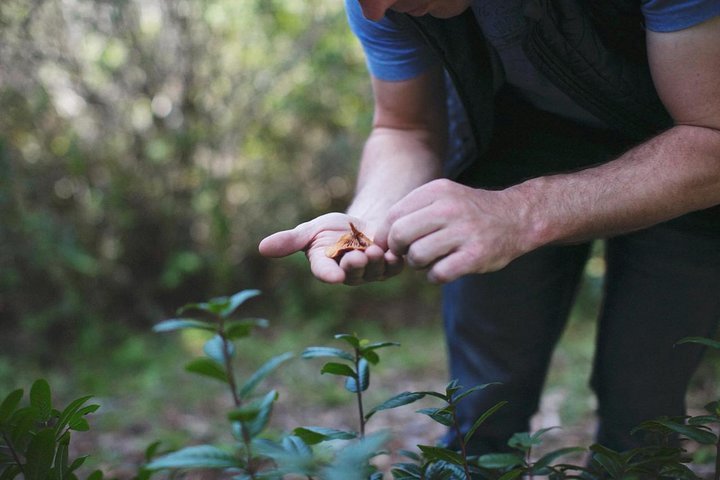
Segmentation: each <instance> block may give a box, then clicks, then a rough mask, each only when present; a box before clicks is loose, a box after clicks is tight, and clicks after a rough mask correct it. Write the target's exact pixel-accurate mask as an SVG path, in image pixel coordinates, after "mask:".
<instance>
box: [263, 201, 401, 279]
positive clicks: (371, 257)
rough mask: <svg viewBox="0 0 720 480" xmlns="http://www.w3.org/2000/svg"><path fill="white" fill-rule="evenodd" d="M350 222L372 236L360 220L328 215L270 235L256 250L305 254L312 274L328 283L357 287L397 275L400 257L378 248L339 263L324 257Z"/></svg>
mask: <svg viewBox="0 0 720 480" xmlns="http://www.w3.org/2000/svg"><path fill="white" fill-rule="evenodd" d="M350 222H352V223H353V224H354V225H356V226H357V227H358V228H359V229H360V230H362V231H364V232H365V233H367V234H368V235H369V236H370V237H372V231H371V230H370V229H369V226H368V225H367V224H366V223H365V222H363V221H362V220H360V219H358V218H355V217H352V216H349V215H345V214H343V213H328V214H326V215H322V216H320V217H318V218H316V219H314V220H311V221H309V222H305V223H302V224H300V225H298V226H297V227H295V228H294V229H292V230H285V231H282V232H277V233H274V234H272V235H270V236H269V237H267V238H265V239H263V240H262V242H260V246H259V250H260V253H261V254H262V255H264V256H266V257H284V256H286V255H290V254H292V253H295V252H299V251H304V252H305V255H306V256H307V258H308V260H309V261H310V270H311V271H312V273H313V275H315V277H317V278H318V279H319V280H321V281H323V282H327V283H345V284H348V285H359V284H362V283H365V282H373V281H378V280H384V279H386V278H389V277H391V276H394V275H397V274H398V273H400V271H401V270H402V267H403V262H402V258H400V257H397V256H395V255H394V254H393V253H391V252H385V250H383V249H382V248H380V247H379V246H378V245H370V246H369V247H368V248H367V249H366V250H365V251H359V250H353V251H350V252H348V253H346V254H345V255H343V256H342V258H341V260H340V263H338V262H336V261H335V260H333V259H332V258H329V257H328V256H327V255H326V253H325V251H326V249H327V248H328V247H330V246H332V245H334V244H335V242H337V240H338V239H339V238H340V237H341V236H342V235H344V234H346V233H348V231H349V228H350V227H349V224H350Z"/></svg>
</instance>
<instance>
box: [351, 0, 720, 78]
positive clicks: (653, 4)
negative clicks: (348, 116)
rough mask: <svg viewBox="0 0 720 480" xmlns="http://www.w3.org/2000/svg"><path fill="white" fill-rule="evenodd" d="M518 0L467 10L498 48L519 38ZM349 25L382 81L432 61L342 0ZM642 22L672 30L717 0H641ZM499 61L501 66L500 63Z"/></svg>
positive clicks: (488, 1) (713, 9)
mask: <svg viewBox="0 0 720 480" xmlns="http://www.w3.org/2000/svg"><path fill="white" fill-rule="evenodd" d="M521 3H522V0H473V2H472V9H473V11H474V13H475V15H476V17H477V18H478V22H479V23H480V25H481V27H482V29H483V31H484V33H485V35H486V36H487V37H488V41H490V43H491V44H492V45H493V46H494V47H495V48H496V49H499V50H502V49H504V48H507V47H509V46H511V45H513V44H515V43H517V41H518V40H519V39H520V38H521V37H520V36H521V35H522V33H523V31H524V30H523V29H524V24H525V20H524V19H523V16H522V10H521ZM345 7H346V11H347V16H348V20H349V23H350V27H351V29H352V31H353V32H354V33H355V35H356V36H357V37H358V39H359V40H360V43H361V44H362V46H363V49H364V51H365V55H366V58H367V64H368V68H369V70H370V73H372V74H373V75H374V76H376V77H377V78H380V79H383V80H390V81H393V80H406V79H409V78H413V77H414V76H417V75H418V74H419V73H421V72H422V71H423V70H425V69H426V68H427V67H428V66H430V65H432V64H433V63H434V62H435V61H436V60H435V58H434V57H433V54H432V52H431V51H430V50H429V48H428V47H427V46H425V44H424V43H423V41H422V39H421V38H420V36H419V34H418V33H417V32H415V31H409V30H403V29H401V28H399V27H398V26H397V25H396V24H394V23H393V22H392V21H390V20H389V19H387V18H384V19H382V20H380V21H378V22H373V21H370V20H367V19H366V18H365V17H363V14H362V10H361V9H360V4H359V2H358V1H357V0H345ZM642 13H643V15H644V17H645V26H646V27H647V28H648V29H649V30H652V31H656V32H672V31H677V30H682V29H684V28H688V27H691V26H693V25H697V24H698V23H701V22H703V21H705V20H708V19H710V18H712V17H714V16H717V15H720V1H719V0H642ZM504 66H505V65H504Z"/></svg>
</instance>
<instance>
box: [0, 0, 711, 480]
mask: <svg viewBox="0 0 720 480" xmlns="http://www.w3.org/2000/svg"><path fill="white" fill-rule="evenodd" d="M370 95H371V94H370V87H369V82H368V81H367V74H366V71H365V66H364V59H363V57H362V52H361V50H360V48H359V45H358V44H357V42H356V40H355V39H354V38H353V37H352V35H351V33H350V32H349V29H348V28H347V27H346V21H345V15H344V11H343V6H342V2H340V1H336V0H240V1H237V0H2V1H1V2H0V393H2V394H4V393H5V392H7V391H9V390H10V389H11V388H16V387H19V386H20V387H27V386H29V384H30V382H31V381H32V379H34V378H36V377H37V376H40V375H42V376H45V377H48V378H49V379H50V380H51V385H53V388H54V389H55V391H56V392H57V393H58V394H59V395H60V397H62V396H63V395H64V396H66V398H68V397H70V396H72V395H74V394H75V392H74V390H75V389H83V391H82V392H80V393H91V394H94V395H96V396H98V397H100V399H101V403H102V404H103V408H102V409H101V412H105V413H104V414H103V416H102V417H101V421H100V424H101V425H100V429H101V431H102V429H103V428H104V429H105V431H107V432H109V433H110V434H114V436H112V437H111V438H107V439H104V438H105V437H102V434H101V436H100V438H99V440H98V438H97V437H93V440H92V445H89V447H96V448H100V449H101V450H103V452H101V454H100V460H98V462H99V463H96V465H118V464H119V463H121V462H123V461H127V459H125V460H123V458H120V457H122V456H126V457H127V455H128V452H129V451H132V452H141V451H142V448H143V447H144V445H143V444H142V442H144V441H145V440H148V439H154V438H157V437H158V436H161V437H162V436H163V434H159V433H158V430H157V428H160V427H158V424H163V422H164V425H165V427H164V428H165V429H166V433H165V434H164V435H165V439H166V440H167V438H170V439H171V440H170V443H171V444H172V438H174V437H173V433H169V432H171V431H172V430H178V429H180V430H183V431H185V432H186V433H187V432H189V434H190V435H191V436H193V437H194V438H196V439H197V440H198V441H201V440H204V439H205V440H206V439H208V438H213V437H212V433H211V431H212V429H211V428H210V427H208V424H209V423H211V422H210V421H209V420H207V418H208V417H209V416H211V415H212V414H213V413H214V412H215V410H216V409H217V408H216V407H217V405H216V402H209V403H208V402H207V401H206V400H207V393H208V392H210V393H212V392H213V390H212V389H211V390H208V391H205V392H204V393H205V394H206V395H205V397H203V396H199V395H198V392H197V389H196V387H195V386H193V385H191V386H183V385H184V384H183V380H182V378H184V377H182V375H183V374H182V371H181V370H182V363H183V362H182V360H183V359H184V358H185V357H186V356H187V355H188V354H192V353H193V352H197V351H198V349H199V348H200V347H199V345H201V344H202V342H200V341H199V340H198V339H196V338H183V339H181V340H182V342H181V343H182V346H183V350H182V351H180V352H178V351H177V344H176V343H175V345H173V343H174V342H168V341H167V339H160V340H158V339H157V338H156V337H157V336H153V335H152V334H151V333H150V326H151V325H152V324H154V323H156V322H158V321H159V320H161V319H163V318H166V317H168V316H171V315H172V314H173V312H174V311H175V309H176V308H177V307H179V306H181V305H183V304H185V303H188V302H192V301H202V300H205V299H207V298H209V297H212V296H217V295H226V294H231V293H234V292H236V291H239V290H242V289H245V288H259V289H261V290H262V291H263V292H264V295H263V297H261V300H259V301H253V302H252V303H251V304H250V305H249V307H248V308H249V309H250V310H249V311H246V313H249V314H258V315H261V316H265V317H268V318H270V319H271V321H272V322H273V324H274V325H275V327H276V328H277V329H278V330H272V331H271V332H268V333H266V334H264V335H265V337H264V338H263V339H262V340H261V341H258V342H256V343H255V344H253V345H252V346H251V347H250V348H248V349H247V350H244V351H243V353H244V354H245V358H246V359H248V361H249V362H250V363H253V362H256V363H257V362H259V361H262V360H264V359H266V358H268V357H269V356H270V355H272V354H277V353H280V352H281V351H284V350H287V349H290V350H293V349H294V350H296V351H297V350H299V349H301V348H303V347H305V346H307V345H308V343H303V342H309V343H319V342H324V341H325V340H326V339H328V338H330V334H331V333H336V332H340V331H347V330H350V329H352V330H358V329H359V330H360V331H359V334H360V335H368V336H371V337H372V339H373V340H401V341H403V340H406V343H410V344H411V345H412V344H414V345H415V348H410V349H409V350H407V353H405V354H401V355H400V356H399V357H397V360H394V361H390V365H389V367H388V368H389V369H390V370H393V369H394V370H395V371H396V372H399V373H396V375H400V376H403V375H406V376H409V377H412V378H416V379H418V380H419V381H421V382H422V381H430V383H429V384H421V385H414V386H408V387H407V388H409V389H411V388H418V389H438V388H441V387H442V385H444V381H445V380H446V379H445V378H444V376H445V373H444V344H443V341H442V335H441V331H440V330H441V322H440V320H439V294H438V290H437V288H435V287H432V286H429V285H427V283H426V282H424V279H423V275H422V274H421V273H419V274H418V273H413V272H406V273H404V274H403V275H401V276H400V277H397V278H395V279H393V280H391V281H388V282H384V283H382V284H377V285H368V286H363V287H360V288H357V287H356V288H347V287H342V286H327V285H323V284H321V283H320V282H317V281H314V280H312V278H311V276H310V274H309V272H308V269H307V264H306V260H305V258H304V257H303V256H302V255H296V256H292V257H289V258H288V259H283V260H272V261H270V260H267V259H263V258H261V257H260V256H259V255H258V254H257V244H258V242H259V241H260V239H261V238H262V237H263V236H265V235H267V234H269V233H271V232H274V231H277V230H279V229H284V228H290V227H292V226H294V225H296V224H297V223H299V222H301V221H304V220H307V219H309V218H312V217H314V216H316V215H318V214H321V213H325V212H327V211H331V210H341V209H344V207H345V205H346V204H347V202H348V200H349V197H350V195H351V192H352V188H353V182H354V173H355V168H356V159H357V157H358V154H359V151H360V148H361V145H362V141H363V139H364V137H365V135H366V134H367V133H368V131H369V125H370V120H371V116H372V112H371V102H370ZM602 274H603V262H602V259H601V258H600V257H599V256H595V257H594V258H593V260H592V261H591V262H590V264H589V266H588V271H587V275H586V282H585V288H584V289H583V293H582V298H581V303H580V305H579V306H578V308H577V309H576V310H577V311H576V314H575V318H576V319H579V320H578V321H579V322H580V323H575V325H576V327H575V328H574V329H571V330H570V332H569V333H568V337H567V338H568V340H567V345H569V347H568V348H565V349H561V351H560V353H559V356H558V357H557V359H556V364H557V368H556V369H555V370H554V372H555V373H554V377H553V376H551V379H550V381H551V383H552V382H553V381H555V382H556V384H558V385H560V387H558V388H559V390H557V391H556V394H555V397H556V401H555V404H556V405H555V406H554V407H553V408H554V409H555V411H563V412H566V413H565V414H566V415H570V421H573V420H577V419H584V421H587V418H586V417H587V412H588V411H591V410H592V408H593V407H592V401H591V400H589V398H590V397H589V393H588V391H587V386H586V382H587V375H586V373H587V372H586V371H580V372H578V371H577V370H572V368H573V367H575V366H576V365H577V364H578V363H580V364H582V365H584V367H581V368H584V369H585V370H587V369H588V368H589V363H590V358H591V348H592V340H591V336H592V330H593V326H592V323H591V322H589V321H587V320H589V319H592V317H593V316H594V314H595V313H594V312H595V308H596V298H597V293H598V291H599V290H600V285H601V278H602ZM253 309H254V310H253ZM298 332H301V333H300V334H299V333H298ZM418 348H419V349H421V351H423V355H417V349H418ZM270 350H272V351H270ZM298 368H299V369H300V370H295V371H294V373H290V374H289V375H288V376H286V377H285V379H284V381H285V382H286V384H287V385H288V388H290V389H295V391H299V392H301V393H302V395H301V396H302V398H303V401H301V402H298V403H297V405H300V406H302V408H309V406H310V405H314V407H315V408H319V409H320V410H317V411H321V410H323V409H324V408H325V406H327V405H330V406H333V407H335V406H337V405H338V404H339V403H342V401H341V400H339V394H338V393H337V392H338V390H337V389H336V390H332V391H328V390H326V389H325V390H323V389H322V388H319V387H317V386H316V385H314V384H312V383H310V384H308V380H307V378H308V377H309V376H310V373H312V372H314V373H316V372H315V371H314V370H312V369H310V370H308V369H309V368H310V367H307V366H306V367H298ZM303 369H304V370H303ZM553 379H557V380H553ZM403 381H405V379H403ZM167 385H173V388H172V389H168V388H167ZM397 385H398V380H397V378H391V379H390V381H388V382H387V385H386V387H387V388H386V390H383V393H387V394H392V393H396V392H393V391H392V387H394V386H397ZM713 385H714V384H713ZM170 394H172V395H174V396H175V398H174V399H172V398H170V396H171V395H170ZM319 396H323V402H325V403H324V404H323V403H322V402H321V401H320V399H319ZM566 397H567V398H566ZM557 398H561V399H562V400H557ZM303 402H304V403H303ZM159 403H163V413H162V415H159V414H158V404H159ZM324 405H325V406H324ZM218 408H219V407H218ZM185 411H193V412H195V413H194V416H193V415H186V414H185V413H184V412H185ZM568 412H569V413H568ZM305 413H307V411H305ZM204 415H205V416H204ZM281 415H283V414H282V413H281ZM285 415H286V416H288V417H292V418H293V421H294V420H297V415H295V414H292V413H286V414H285ZM195 417H198V418H200V419H201V420H200V421H196V420H194V418H195ZM553 418H554V417H553ZM150 419H152V420H153V421H154V423H155V424H156V425H151V424H149V421H150ZM178 419H180V420H178ZM219 420H220V422H221V423H222V415H220V419H219ZM301 421H302V420H301ZM557 421H558V422H561V421H563V419H561V418H559V417H558V419H557ZM294 426H297V424H295V425H294ZM329 426H333V427H336V426H340V425H338V424H334V425H333V424H332V423H330V424H329ZM94 428H95V427H94ZM582 428H583V429H586V426H585V425H583V427H582ZM118 432H120V434H122V435H121V436H118ZM123 435H124V436H123ZM121 437H122V438H121ZM124 441H125V442H126V443H127V442H129V445H125V446H122V444H123V442H124ZM183 441H184V442H187V438H184V440H183ZM181 443H182V442H181ZM119 456H120V457H119ZM103 462H104V463H103ZM116 471H120V472H122V470H116ZM121 476H122V474H121Z"/></svg>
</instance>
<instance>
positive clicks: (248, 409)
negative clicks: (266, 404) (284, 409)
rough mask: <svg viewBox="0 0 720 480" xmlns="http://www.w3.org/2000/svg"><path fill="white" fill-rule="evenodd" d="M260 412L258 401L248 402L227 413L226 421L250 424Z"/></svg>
mask: <svg viewBox="0 0 720 480" xmlns="http://www.w3.org/2000/svg"><path fill="white" fill-rule="evenodd" d="M260 410H261V405H260V402H259V401H255V402H250V403H247V404H245V405H241V406H239V407H237V408H235V409H233V410H231V411H230V412H228V419H229V420H233V421H237V422H250V421H252V420H255V419H256V418H257V417H258V415H260Z"/></svg>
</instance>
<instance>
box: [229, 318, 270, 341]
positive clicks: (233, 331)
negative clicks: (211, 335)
mask: <svg viewBox="0 0 720 480" xmlns="http://www.w3.org/2000/svg"><path fill="white" fill-rule="evenodd" d="M269 325H270V322H268V321H267V320H266V319H264V318H244V319H242V320H230V321H228V322H226V323H225V336H226V337H227V338H228V339H229V340H237V339H238V338H245V337H247V336H249V335H250V333H251V332H252V329H253V328H256V327H257V328H267V327H268V326H269Z"/></svg>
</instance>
